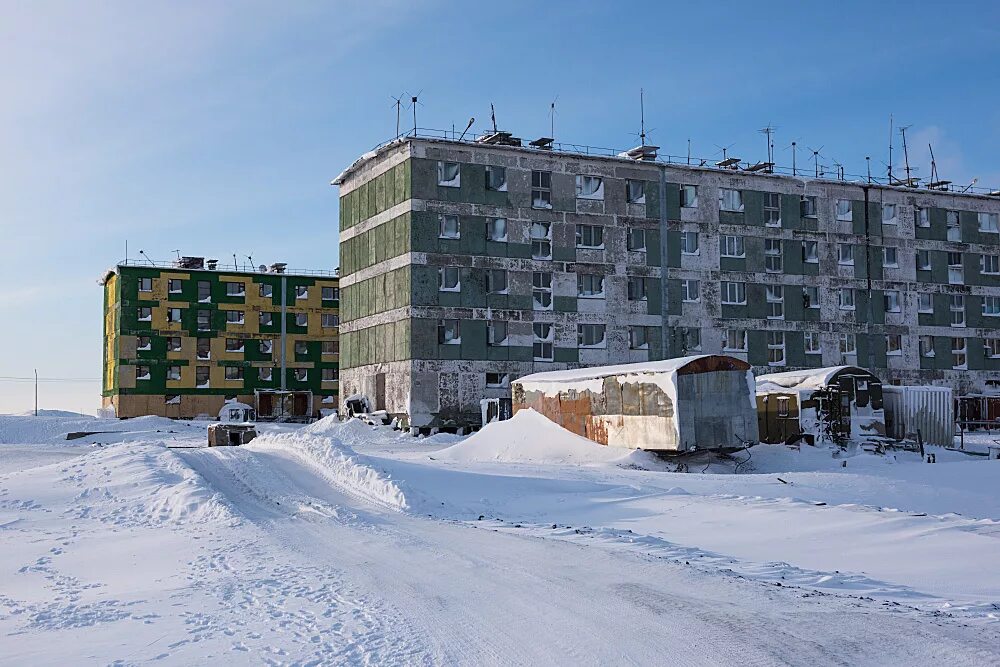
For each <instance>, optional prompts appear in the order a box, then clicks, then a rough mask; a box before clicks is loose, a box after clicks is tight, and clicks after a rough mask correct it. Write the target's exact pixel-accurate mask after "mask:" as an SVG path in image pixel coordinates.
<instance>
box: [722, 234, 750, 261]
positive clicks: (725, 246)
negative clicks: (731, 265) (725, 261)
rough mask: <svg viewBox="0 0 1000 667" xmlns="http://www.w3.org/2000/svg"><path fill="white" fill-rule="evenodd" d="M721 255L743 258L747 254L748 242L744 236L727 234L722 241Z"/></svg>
mask: <svg viewBox="0 0 1000 667" xmlns="http://www.w3.org/2000/svg"><path fill="white" fill-rule="evenodd" d="M719 245H720V250H719V256H720V257H731V258H734V259H743V258H745V257H746V256H747V248H746V242H745V240H744V238H743V237H742V236H738V235H736V234H725V235H723V237H722V240H721V242H720V244H719Z"/></svg>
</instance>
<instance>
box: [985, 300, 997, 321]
mask: <svg viewBox="0 0 1000 667" xmlns="http://www.w3.org/2000/svg"><path fill="white" fill-rule="evenodd" d="M983 315H986V316H987V317H997V316H998V315H1000V296H984V297H983Z"/></svg>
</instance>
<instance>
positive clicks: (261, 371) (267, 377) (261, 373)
mask: <svg viewBox="0 0 1000 667" xmlns="http://www.w3.org/2000/svg"><path fill="white" fill-rule="evenodd" d="M272 376H273V369H271V367H269V366H268V367H265V368H258V369H257V379H258V380H260V381H261V382H270V381H271V378H272Z"/></svg>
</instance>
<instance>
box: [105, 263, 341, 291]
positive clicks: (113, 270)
mask: <svg viewBox="0 0 1000 667" xmlns="http://www.w3.org/2000/svg"><path fill="white" fill-rule="evenodd" d="M122 269H159V270H161V271H172V272H179V273H213V274H218V275H227V276H287V277H289V278H315V279H317V280H333V281H339V280H340V277H339V275H338V271H337V270H334V271H328V270H319V269H296V270H287V269H286V270H283V271H281V272H280V273H279V272H277V271H260V270H248V269H236V268H227V267H226V266H225V265H222V266H219V267H217V268H214V269H209V268H205V267H201V268H192V267H183V266H176V265H175V264H174V263H172V262H136V261H135V260H126V261H122V262H119V263H117V264H115V265H114V266H110V267H108V268H107V269H105V270H104V272H103V273H101V276H100V277H99V278H98V279H97V284H98V285H104V284H105V283H106V282H108V279H109V278H111V276H113V275H115V274H120V273H121V270H122Z"/></svg>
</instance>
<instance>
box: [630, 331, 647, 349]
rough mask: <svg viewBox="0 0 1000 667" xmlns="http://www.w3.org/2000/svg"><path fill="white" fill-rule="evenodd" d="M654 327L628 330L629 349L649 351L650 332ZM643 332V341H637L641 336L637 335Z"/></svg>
mask: <svg viewBox="0 0 1000 667" xmlns="http://www.w3.org/2000/svg"><path fill="white" fill-rule="evenodd" d="M651 328H652V327H646V326H641V325H635V326H630V327H629V328H628V349H630V350H648V349H649V332H650V329H651ZM640 331H641V332H642V336H641V339H642V341H641V342H639V341H638V340H637V339H639V338H640V336H638V335H637V333H638V332H640Z"/></svg>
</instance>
